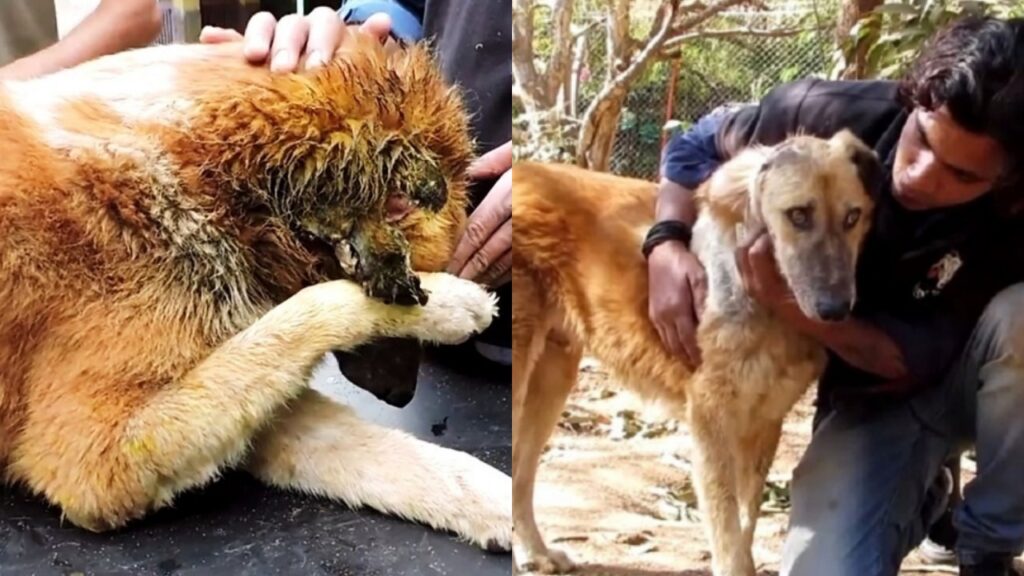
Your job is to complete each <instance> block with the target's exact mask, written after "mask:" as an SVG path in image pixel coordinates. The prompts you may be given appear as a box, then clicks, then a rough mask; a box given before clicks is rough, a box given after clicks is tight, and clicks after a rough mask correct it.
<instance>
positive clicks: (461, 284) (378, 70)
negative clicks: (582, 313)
mask: <svg viewBox="0 0 1024 576" xmlns="http://www.w3.org/2000/svg"><path fill="white" fill-rule="evenodd" d="M467 126H468V125H467V121H466V114H465V112H464V110H463V108H462V104H461V99H460V97H459V94H458V93H457V92H455V91H453V90H452V89H450V88H449V87H447V86H446V85H445V84H444V82H443V80H442V78H441V76H440V74H439V72H438V71H437V69H436V68H435V66H434V63H433V61H432V60H431V58H430V56H429V54H428V53H427V52H426V51H425V50H424V49H421V48H419V47H414V48H411V49H409V50H400V51H397V52H386V51H385V50H384V49H383V48H382V47H381V46H379V45H378V44H377V43H376V42H374V41H373V40H370V39H368V38H364V37H362V36H355V35H353V36H352V37H351V38H350V40H349V41H347V42H346V43H345V44H344V45H343V46H342V48H341V49H340V50H339V54H338V55H337V58H336V59H335V60H334V61H332V62H331V63H329V64H328V65H326V66H324V67H322V68H320V69H318V70H316V71H312V72H308V73H302V74H291V75H281V74H271V73H270V71H269V70H267V69H263V68H257V67H252V66H249V65H247V64H246V63H245V62H244V59H243V57H242V53H241V46H240V45H237V44H233V45H222V46H214V47H211V46H198V45H187V46H165V47H154V48H146V49H142V50H137V51H132V52H127V53H122V54H118V55H115V56H111V57H106V58H102V59H100V60H97V61H94V62H91V63H88V64H85V65H82V66H80V67H78V68H75V69H71V70H66V71H62V72H60V73H57V74H54V75H51V76H48V77H43V78H39V79H35V80H32V81H27V82H18V83H7V84H3V85H0V230H2V233H0V300H2V302H3V306H2V308H0V360H2V362H0V473H2V479H3V480H4V481H6V482H17V483H22V484H24V485H25V486H27V487H28V488H30V489H31V490H32V491H34V492H35V493H38V494H40V495H42V496H43V497H45V498H46V499H47V500H48V501H49V502H51V503H53V504H55V505H57V506H59V507H60V508H61V510H62V513H63V516H64V517H66V518H67V519H68V520H70V521H71V522H72V523H74V524H75V525H77V526H80V527H83V528H86V529H89V530H97V531H98V530H108V529H114V528H118V527H121V526H124V525H125V524H126V523H128V522H129V521H131V520H133V519H136V518H139V517H141V516H143V515H144V514H146V513H147V512H149V511H151V510H154V509H157V508H160V507H163V506H166V505H168V504H170V503H171V502H172V500H173V498H174V497H175V495H176V494H178V493H180V492H181V491H183V490H185V489H188V488H191V487H195V486H199V485H202V484H204V483H206V482H208V481H210V480H211V479H213V478H214V477H216V475H217V474H218V473H219V472H220V471H221V470H223V469H224V468H226V467H229V466H236V465H237V466H242V467H245V468H246V469H248V470H250V471H251V472H252V473H253V474H254V475H255V476H257V477H258V478H261V479H262V480H264V481H266V482H267V483H270V484H273V485H276V486H281V487H287V488H293V489H298V490H302V491H307V492H311V493H317V494H321V495H325V496H329V497H332V498H335V499H337V500H339V501H343V502H345V503H348V504H350V505H353V506H359V505H368V506H372V507H374V508H376V509H378V510H380V511H382V512H385V513H391V514H395V515H398V516H401V517H403V518H406V519H410V520H414V521H418V522H422V523H425V524H428V525H430V526H433V527H435V528H438V529H444V530H451V531H453V532H455V533H457V534H458V535H460V536H462V537H464V538H466V539H469V540H472V541H473V542H475V543H476V544H478V545H480V546H488V547H491V548H494V547H497V548H501V549H508V548H509V547H510V545H511V479H510V478H509V477H508V476H507V475H505V474H503V473H501V472H500V471H498V470H495V469H493V468H491V467H490V466H487V465H485V464H484V463H482V462H480V461H478V460H477V459H475V458H472V457H471V456H469V455H468V454H465V453H461V452H455V451H452V450H447V449H443V448H441V447H438V446H435V445H432V444H428V443H425V442H421V441H419V440H416V439H414V438H412V437H411V436H408V435H406V434H404V433H401V432H398V431H395V430H389V429H384V428H380V427H377V426H373V425H370V424H368V423H365V422H363V421H361V420H360V419H359V418H357V417H356V415H355V414H354V413H353V412H352V411H351V410H350V409H349V408H347V407H345V406H342V405H339V404H337V403H335V402H333V401H331V400H329V399H327V398H326V397H324V396H322V395H320V394H318V393H316V392H314V391H312V390H311V389H310V388H309V386H308V383H309V379H310V376H311V374H312V372H313V370H314V368H315V367H316V366H317V365H318V364H319V362H320V361H321V360H322V359H323V357H324V355H325V354H326V353H328V352H329V351H344V350H351V349H353V348H356V347H358V346H360V345H361V344H364V343H367V342H371V341H374V340H377V339H379V338H385V337H398V338H411V339H416V340H419V341H427V342H440V343H454V342H460V341H463V340H465V339H466V338H468V337H469V336H470V335H471V334H473V333H474V332H477V331H479V330H482V329H483V328H485V327H486V326H488V325H489V323H490V322H491V319H492V317H493V314H494V310H495V306H494V301H493V297H492V296H491V295H490V294H488V293H487V292H485V291H484V290H483V289H482V288H480V287H478V286H477V285H476V284H473V283H469V282H465V281H462V280H459V279H457V278H455V277H452V276H448V275H446V274H442V273H439V272H438V271H440V270H442V269H443V267H444V265H445V263H446V262H447V261H448V259H449V257H450V255H451V253H452V251H453V249H454V245H455V242H456V240H457V238H458V235H459V234H460V232H461V230H462V228H463V227H464V223H465V216H466V215H465V206H466V193H465V188H466V182H465V181H464V180H465V173H466V168H467V166H468V163H469V162H470V161H471V150H472V147H471V145H472V143H471V141H470V138H469V136H468V128H467ZM413 271H416V272H415V273H414V272H413ZM410 304H411V305H410Z"/></svg>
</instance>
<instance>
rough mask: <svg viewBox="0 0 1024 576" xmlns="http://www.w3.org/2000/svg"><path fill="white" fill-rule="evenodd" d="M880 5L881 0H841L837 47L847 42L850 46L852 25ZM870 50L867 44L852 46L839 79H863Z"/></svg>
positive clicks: (837, 27)
mask: <svg viewBox="0 0 1024 576" xmlns="http://www.w3.org/2000/svg"><path fill="white" fill-rule="evenodd" d="M881 5H882V0H843V5H842V7H841V8H840V11H839V18H838V20H837V22H836V42H837V43H838V45H840V46H843V45H845V44H846V43H847V42H849V43H851V44H850V45H851V46H852V43H853V42H854V41H855V39H854V38H852V37H851V36H850V33H851V32H852V30H853V27H854V25H856V24H857V22H858V21H859V20H860V19H861V18H863V17H865V16H867V15H868V14H870V13H871V11H872V10H874V9H875V8H877V7H878V6H881ZM870 48H871V46H870V45H868V43H867V42H862V43H860V44H858V45H856V46H853V49H852V50H851V51H849V52H847V54H846V58H847V64H846V68H845V69H843V71H842V73H840V75H839V76H840V78H842V79H844V80H856V79H861V78H863V77H864V69H865V67H866V62H867V54H868V50H869V49H870Z"/></svg>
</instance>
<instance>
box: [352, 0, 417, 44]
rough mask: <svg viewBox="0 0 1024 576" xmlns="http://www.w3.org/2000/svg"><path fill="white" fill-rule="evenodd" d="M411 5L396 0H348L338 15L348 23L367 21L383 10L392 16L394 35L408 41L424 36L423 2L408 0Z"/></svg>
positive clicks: (392, 31)
mask: <svg viewBox="0 0 1024 576" xmlns="http://www.w3.org/2000/svg"><path fill="white" fill-rule="evenodd" d="M408 4H410V6H406V5H404V4H401V3H399V2H397V1H395V0H348V1H347V2H345V4H344V5H342V7H341V9H340V10H338V15H339V16H341V19H342V20H344V21H345V22H346V23H348V24H359V23H362V22H365V21H366V20H367V19H368V18H369V17H370V16H372V15H373V14H376V13H378V12H383V13H385V14H387V15H388V16H390V17H391V34H392V36H394V37H396V38H398V39H400V40H404V41H406V42H416V41H417V40H420V39H422V38H423V23H422V18H423V6H422V2H420V3H418V5H417V3H416V2H408Z"/></svg>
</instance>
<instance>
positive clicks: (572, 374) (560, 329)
mask: <svg viewBox="0 0 1024 576" xmlns="http://www.w3.org/2000/svg"><path fill="white" fill-rule="evenodd" d="M514 170H515V174H514V176H513V178H514V180H515V186H516V187H515V199H514V202H513V210H512V212H513V219H514V222H515V229H514V246H515V249H514V250H513V254H514V257H515V262H514V264H513V277H512V278H513V279H512V282H513V288H512V289H513V292H514V294H515V302H514V305H513V320H512V323H513V328H512V329H513V344H514V349H513V354H514V358H513V428H512V435H513V449H512V453H513V456H512V457H513V506H514V509H513V517H514V520H515V532H516V551H515V554H516V560H517V562H518V563H519V564H520V565H521V566H523V567H525V568H529V569H537V570H540V571H542V572H555V571H567V570H570V569H571V568H572V567H573V563H572V562H571V561H570V560H569V558H568V557H567V556H566V555H565V554H564V553H563V552H561V551H558V550H553V549H549V548H547V547H546V546H545V544H544V541H543V539H542V537H541V535H540V532H539V531H538V529H537V525H536V522H535V520H534V514H533V485H534V481H535V478H536V472H537V466H538V463H539V460H540V456H541V451H542V449H543V447H544V445H545V443H546V441H547V438H548V436H549V435H550V434H551V431H552V429H553V427H554V425H555V423H556V421H557V419H558V415H559V414H560V412H561V409H562V405H563V404H564V403H565V400H566V397H567V396H568V394H569V392H570V390H571V389H572V387H573V385H574V384H575V382H576V371H577V366H578V363H579V360H580V357H581V355H582V354H583V352H584V350H586V351H588V353H590V354H592V355H594V356H595V357H597V358H598V359H599V360H601V361H602V362H603V363H604V364H605V365H607V366H608V367H609V368H610V369H611V370H612V371H613V372H614V373H615V374H616V375H617V376H618V377H619V378H620V379H621V380H622V381H623V382H624V383H625V384H626V385H628V386H631V387H633V388H634V389H636V390H637V391H638V392H640V393H641V394H642V395H644V396H647V397H649V398H654V399H659V400H665V401H668V402H670V403H673V404H674V405H675V406H676V408H678V410H679V411H680V413H682V414H685V415H686V419H687V420H688V421H689V424H690V427H691V429H692V432H693V435H694V438H695V441H696V442H695V443H696V446H697V455H696V458H695V476H696V482H695V486H696V489H697V495H698V498H699V501H700V504H701V507H702V508H703V510H704V517H705V527H706V530H707V534H708V537H709V539H710V541H711V544H712V564H713V570H714V573H715V574H716V576H741V575H742V576H749V575H752V574H753V573H754V564H753V560H752V555H751V547H752V539H753V534H754V524H755V522H756V519H757V515H758V512H759V509H760V504H761V491H762V488H763V485H764V480H765V476H766V474H767V472H768V469H769V467H770V465H771V462H772V460H773V458H774V455H775V450H776V447H777V443H778V440H779V435H780V433H781V429H782V421H783V419H784V417H785V415H786V413H787V412H788V411H789V410H790V408H791V407H792V406H793V404H794V403H795V402H796V401H797V400H798V399H799V398H800V396H801V395H802V394H803V393H804V391H805V390H806V389H807V388H808V386H809V385H810V384H811V383H812V382H813V381H814V380H815V379H816V377H817V376H818V374H819V373H820V371H821V370H822V369H823V365H824V358H825V356H824V350H823V349H822V348H820V347H819V345H817V344H816V343H814V342H812V341H811V340H809V339H808V338H806V337H804V336H802V335H800V334H798V333H796V332H795V331H794V330H792V329H791V328H789V327H788V326H786V325H784V324H782V323H780V322H779V321H778V320H776V319H775V318H773V317H772V316H771V314H770V313H768V312H767V311H766V310H764V309H763V308H761V307H759V306H758V305H757V304H756V303H755V302H753V301H752V300H751V299H750V298H749V297H748V296H747V295H746V293H745V292H744V291H743V289H742V285H741V282H740V279H739V275H738V273H737V269H736V264H735V260H734V254H735V250H736V248H737V246H739V245H741V244H742V242H743V241H744V238H745V234H749V233H757V232H759V231H762V230H765V229H766V230H767V232H768V233H769V234H770V236H771V239H772V241H773V244H774V248H775V254H776V258H777V261H778V264H779V267H780V271H781V273H782V276H783V277H784V278H785V280H786V281H787V283H788V284H789V286H790V288H791V289H792V291H793V293H794V295H795V297H796V300H797V302H798V303H799V305H800V309H801V310H802V311H803V312H804V313H805V314H806V315H807V316H808V317H812V318H821V317H828V318H829V319H832V320H836V319H840V318H842V317H845V316H846V315H848V314H849V311H850V309H851V308H852V305H853V302H854V296H855V279H854V272H855V269H856V262H857V256H858V254H859V252H860V246H861V241H862V238H863V237H864V235H865V232H866V231H867V229H868V225H869V222H870V219H871V212H872V200H871V192H870V189H871V188H872V187H873V186H874V184H873V183H872V182H874V181H875V180H876V179H877V174H878V173H879V171H880V167H879V166H878V162H877V159H876V158H875V156H874V153H873V152H872V151H871V150H869V149H868V148H866V147H865V146H864V145H863V144H862V143H861V142H860V141H859V140H857V139H856V138H855V137H853V136H852V135H851V134H850V133H848V132H845V131H844V132H840V133H838V134H836V135H835V136H834V137H832V138H831V139H828V140H824V139H820V138H814V137H810V136H797V137H793V138H791V139H789V140H787V141H786V142H784V143H782V144H780V145H779V146H777V147H774V148H769V147H754V148H750V149H748V150H746V151H744V152H742V153H741V154H739V155H738V156H736V157H735V158H734V159H732V160H730V161H729V162H727V163H726V164H724V165H723V166H722V167H721V168H719V170H718V171H716V173H715V174H714V176H713V177H712V178H711V179H710V180H709V181H708V182H706V183H705V184H704V185H703V186H702V187H701V188H700V189H699V190H698V192H697V199H698V203H699V207H700V213H699V217H698V220H697V223H696V225H695V226H694V231H693V241H692V246H691V248H692V250H693V251H694V253H695V254H696V255H697V256H698V257H699V258H700V260H701V262H702V263H703V264H704V267H705V269H706V271H707V275H708V292H709V294H708V301H707V306H706V309H705V311H704V314H703V317H702V319H701V323H700V326H699V329H698V335H697V338H698V343H699V345H700V348H701V351H702V357H703V363H702V365H701V367H700V368H699V369H698V370H697V372H695V373H690V371H689V370H688V369H687V368H686V367H685V365H684V364H683V362H682V361H680V360H679V359H678V358H674V357H672V356H671V355H670V354H669V353H668V352H667V351H666V350H665V348H664V347H663V346H662V344H661V340H660V339H659V337H658V333H657V332H656V331H655V328H654V326H653V325H652V324H651V322H650V321H649V319H648V301H647V269H646V263H645V262H644V259H643V256H642V255H641V251H640V247H641V244H642V242H643V238H644V235H645V234H646V232H647V229H648V228H649V227H650V226H651V224H652V223H653V221H654V209H655V200H656V190H655V186H654V184H652V183H649V182H642V181H637V180H631V179H626V178H620V177H616V176H612V175H607V174H599V173H593V172H588V171H584V170H580V169H577V168H572V167H566V166H553V165H539V164H529V163H523V164H518V165H517V166H516V167H515V168H514Z"/></svg>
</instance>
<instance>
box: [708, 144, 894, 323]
mask: <svg viewBox="0 0 1024 576" xmlns="http://www.w3.org/2000/svg"><path fill="white" fill-rule="evenodd" d="M741 163H742V164H744V166H741V168H745V170H744V169H741V170H739V171H738V174H739V179H740V181H739V182H737V183H736V184H739V185H736V184H734V185H732V186H724V187H723V190H728V189H730V188H731V189H732V190H733V191H736V190H742V192H739V193H732V194H724V195H722V196H720V197H719V198H718V199H717V200H718V202H717V203H716V205H717V207H718V208H721V207H722V205H723V202H722V201H723V200H727V201H728V202H726V205H727V207H728V208H729V210H730V211H731V212H732V214H733V216H735V217H736V221H737V223H740V224H742V226H741V228H743V229H744V232H745V234H755V233H758V232H760V231H767V233H768V234H769V236H770V237H771V239H772V244H773V246H774V249H775V259H776V261H777V263H778V266H779V271H780V272H781V274H782V276H783V278H784V279H785V280H786V282H787V283H788V285H789V287H790V289H791V290H792V291H793V294H794V296H795V297H796V301H797V303H798V305H799V306H800V309H801V311H803V313H804V314H805V315H807V316H808V317H809V318H815V319H819V320H825V321H838V320H843V319H845V318H846V317H847V316H848V315H849V314H850V312H851V311H852V309H853V305H854V301H855V299H856V268H857V260H858V257H859V255H860V250H861V245H862V241H863V239H864V236H865V235H866V233H867V231H868V228H869V227H870V223H871V218H872V213H873V209H874V201H873V198H874V196H875V195H876V193H877V190H878V187H879V186H880V185H881V181H882V178H883V173H882V167H881V164H880V163H879V161H878V158H877V156H876V155H875V153H874V152H873V151H872V150H871V149H870V148H868V147H867V146H865V145H864V144H863V143H862V142H861V141H860V140H859V139H858V138H857V137H855V136H854V135H853V134H851V133H850V132H848V131H845V130H844V131H841V132H839V133H837V134H836V135H834V136H833V137H832V138H829V139H823V138H817V137H812V136H794V137H791V138H789V139H787V140H786V141H784V142H783V143H781V144H779V145H777V146H775V147H770V148H761V149H756V150H751V151H749V152H748V153H746V155H745V157H744V159H743V160H741ZM732 178H733V179H734V180H735V179H736V175H732ZM712 188H714V185H712ZM711 194H715V192H711ZM713 208H714V206H713ZM741 240H742V239H741Z"/></svg>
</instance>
